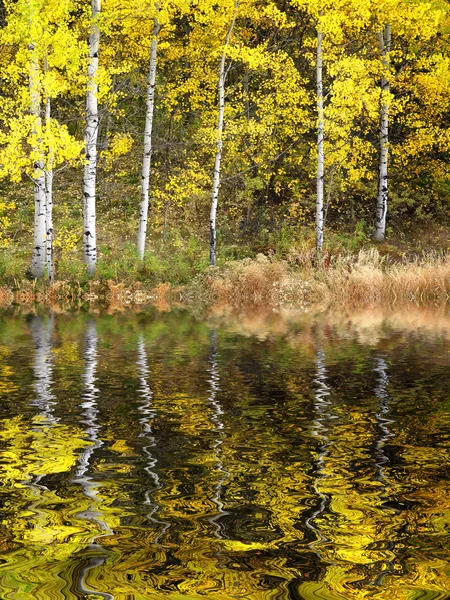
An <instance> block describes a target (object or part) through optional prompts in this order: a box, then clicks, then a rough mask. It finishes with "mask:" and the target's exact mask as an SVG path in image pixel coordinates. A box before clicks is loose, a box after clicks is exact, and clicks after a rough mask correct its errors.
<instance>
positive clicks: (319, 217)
mask: <svg viewBox="0 0 450 600" xmlns="http://www.w3.org/2000/svg"><path fill="white" fill-rule="evenodd" d="M320 16H321V15H320ZM319 27H320V24H319ZM322 42H323V33H322V32H321V31H320V29H318V31H317V62H316V67H317V82H316V83H317V113H318V115H317V182H316V186H317V194H316V250H317V253H321V252H322V248H323V194H324V192H323V190H324V163H325V156H324V148H323V138H324V110H323V80H322V66H323V54H322Z"/></svg>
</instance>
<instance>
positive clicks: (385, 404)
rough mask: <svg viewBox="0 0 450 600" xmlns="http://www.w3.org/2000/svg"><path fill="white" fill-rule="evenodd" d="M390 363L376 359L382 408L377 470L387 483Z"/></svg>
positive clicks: (378, 419)
mask: <svg viewBox="0 0 450 600" xmlns="http://www.w3.org/2000/svg"><path fill="white" fill-rule="evenodd" d="M388 369H389V367H388V365H387V363H386V361H385V359H384V358H377V359H376V366H375V369H374V370H375V371H376V373H377V375H378V381H377V386H376V388H375V390H374V391H375V396H376V397H377V398H378V399H379V400H380V410H379V412H378V413H377V414H376V419H377V421H378V426H379V429H380V437H379V438H378V440H377V443H376V457H377V470H378V479H379V480H380V481H382V482H383V483H384V484H387V481H386V476H385V465H386V464H387V463H388V462H389V458H388V457H387V455H386V453H385V451H384V446H385V444H386V442H387V440H388V439H389V438H391V437H392V434H391V432H390V431H389V427H388V425H389V423H392V421H391V420H390V419H389V418H388V416H389V394H388V391H387V386H388V384H389V375H388Z"/></svg>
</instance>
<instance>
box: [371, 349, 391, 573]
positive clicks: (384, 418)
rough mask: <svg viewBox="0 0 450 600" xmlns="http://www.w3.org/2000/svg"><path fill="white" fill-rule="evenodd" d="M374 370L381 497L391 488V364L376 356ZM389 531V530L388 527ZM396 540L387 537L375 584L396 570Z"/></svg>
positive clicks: (378, 474)
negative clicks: (389, 453) (388, 453)
mask: <svg viewBox="0 0 450 600" xmlns="http://www.w3.org/2000/svg"><path fill="white" fill-rule="evenodd" d="M374 372H375V373H376V375H377V383H376V386H375V389H374V393H375V396H376V398H377V399H378V400H379V408H378V412H377V413H376V414H375V418H376V420H377V425H378V437H377V440H376V442H375V459H376V468H377V472H376V479H377V480H378V481H379V482H380V483H381V484H382V486H383V491H382V493H381V494H380V497H381V498H383V497H384V498H387V497H388V492H389V488H390V487H391V484H390V482H389V477H388V474H387V471H386V468H387V467H388V466H389V462H390V461H389V456H388V455H387V453H386V444H387V443H388V441H389V439H390V438H392V437H394V434H392V433H391V432H390V430H389V425H390V424H391V423H393V421H392V419H390V418H389V412H390V409H389V400H390V397H389V392H388V385H389V366H388V363H387V361H386V359H385V358H384V357H382V356H377V357H375V367H374ZM387 531H389V530H388V529H387ZM393 549H394V541H393V540H389V539H387V540H386V541H385V548H384V553H385V554H386V560H385V561H384V562H383V568H382V570H381V572H380V573H379V574H378V575H377V576H376V577H375V579H374V584H375V585H383V583H384V578H385V577H386V575H390V574H392V573H394V572H395V567H394V563H393V560H394V559H395V555H394V554H393Z"/></svg>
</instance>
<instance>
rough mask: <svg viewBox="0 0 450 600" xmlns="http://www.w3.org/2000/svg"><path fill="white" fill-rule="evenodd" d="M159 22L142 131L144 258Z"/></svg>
mask: <svg viewBox="0 0 450 600" xmlns="http://www.w3.org/2000/svg"><path fill="white" fill-rule="evenodd" d="M159 29H160V26H159V22H158V18H157V17H155V20H154V23H153V38H152V46H151V50H150V68H149V73H148V87H147V112H146V115H145V132H144V158H143V161H142V183H141V209H140V211H139V233H138V242H137V251H138V255H139V258H140V259H141V260H143V259H144V253H145V239H146V236H147V218H148V195H149V187H150V167H151V162H152V152H153V144H152V129H153V114H154V110H155V83H156V61H157V49H158V34H159Z"/></svg>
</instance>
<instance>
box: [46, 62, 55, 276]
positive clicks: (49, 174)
mask: <svg viewBox="0 0 450 600" xmlns="http://www.w3.org/2000/svg"><path fill="white" fill-rule="evenodd" d="M45 69H46V70H48V65H47V60H46V61H45ZM50 119H51V100H50V96H47V103H46V107H45V127H46V129H47V131H48V132H49V133H50V131H51V120H50ZM49 139H51V138H50V136H49ZM53 158H54V157H53V148H52V147H50V148H49V150H48V157H47V169H46V171H45V230H46V250H45V263H46V266H47V275H48V278H49V279H50V281H52V280H53Z"/></svg>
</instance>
